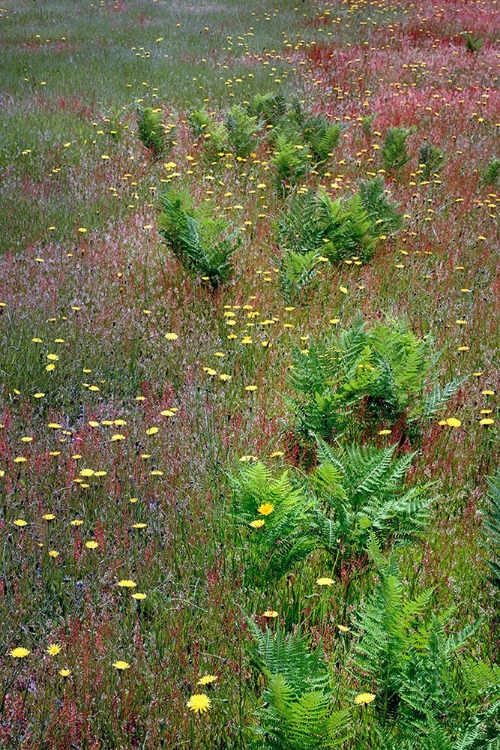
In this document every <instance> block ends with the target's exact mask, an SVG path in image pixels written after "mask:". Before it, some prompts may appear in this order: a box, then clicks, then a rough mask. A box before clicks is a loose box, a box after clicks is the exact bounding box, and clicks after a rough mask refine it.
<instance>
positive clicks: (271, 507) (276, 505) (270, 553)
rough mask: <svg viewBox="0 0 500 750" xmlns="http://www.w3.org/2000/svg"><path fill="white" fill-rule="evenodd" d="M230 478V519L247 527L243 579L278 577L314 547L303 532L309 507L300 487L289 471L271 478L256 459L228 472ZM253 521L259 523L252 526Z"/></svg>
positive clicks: (240, 525)
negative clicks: (246, 556) (245, 563)
mask: <svg viewBox="0 0 500 750" xmlns="http://www.w3.org/2000/svg"><path fill="white" fill-rule="evenodd" d="M230 481H231V484H232V487H233V504H232V513H233V519H234V522H235V523H236V525H237V526H239V527H240V528H241V529H242V530H243V529H246V530H247V534H246V546H247V549H248V558H247V565H246V569H245V575H246V577H247V579H248V580H249V581H253V582H254V583H255V584H256V585H261V584H263V583H265V582H266V580H268V578H269V575H270V574H271V575H273V576H274V577H275V578H281V576H283V575H285V574H286V573H287V572H288V571H289V570H291V569H292V568H293V567H294V566H295V565H296V564H297V563H298V562H300V561H301V560H303V559H305V558H306V557H307V556H308V555H309V554H310V553H311V551H312V549H314V541H313V539H312V538H311V536H310V535H309V534H307V532H306V530H307V525H308V524H307V514H308V511H309V507H308V503H307V502H306V498H305V496H304V493H303V491H302V488H301V487H300V485H298V483H295V484H294V483H292V479H291V476H290V474H289V472H287V471H285V472H283V473H282V474H281V476H279V477H277V478H274V477H273V475H272V474H271V472H270V470H269V469H268V468H267V467H266V466H265V465H264V464H262V463H260V462H258V463H256V464H254V465H253V466H248V467H245V468H244V469H242V470H241V471H240V473H239V474H235V475H231V476H230ZM259 509H260V510H259ZM254 521H258V522H259V526H258V527H256V528H254V527H252V526H251V524H252V522H254ZM262 522H264V523H262Z"/></svg>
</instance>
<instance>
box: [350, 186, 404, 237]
mask: <svg viewBox="0 0 500 750" xmlns="http://www.w3.org/2000/svg"><path fill="white" fill-rule="evenodd" d="M359 194H360V197H361V203H362V204H363V208H364V209H365V211H366V213H367V214H368V216H369V217H370V219H371V221H372V224H373V226H374V227H376V229H377V232H378V233H379V234H392V233H394V232H397V231H398V229H400V228H401V224H402V219H401V214H400V213H399V212H398V210H397V204H396V203H394V202H392V201H390V200H389V199H388V198H387V196H386V193H385V184H384V180H383V178H381V177H374V178H372V179H371V180H367V181H366V182H362V183H361V184H360V186H359Z"/></svg>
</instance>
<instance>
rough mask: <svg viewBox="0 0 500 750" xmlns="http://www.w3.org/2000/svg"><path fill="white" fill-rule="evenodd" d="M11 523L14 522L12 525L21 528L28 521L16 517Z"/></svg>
mask: <svg viewBox="0 0 500 750" xmlns="http://www.w3.org/2000/svg"><path fill="white" fill-rule="evenodd" d="M13 523H14V526H19V528H22V527H23V526H27V525H28V522H27V521H24V520H23V519H22V518H16V520H15V521H14V522H13Z"/></svg>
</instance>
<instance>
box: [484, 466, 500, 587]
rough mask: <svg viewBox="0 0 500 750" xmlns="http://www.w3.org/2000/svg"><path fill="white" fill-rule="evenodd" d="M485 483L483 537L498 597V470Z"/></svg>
mask: <svg viewBox="0 0 500 750" xmlns="http://www.w3.org/2000/svg"><path fill="white" fill-rule="evenodd" d="M487 481H488V496H487V497H488V504H487V506H486V510H485V513H484V519H483V536H484V541H485V547H486V549H487V550H488V553H489V560H488V566H489V569H490V581H491V583H492V584H493V585H494V586H495V589H496V592H497V597H500V469H499V470H498V471H497V473H496V476H494V477H490V478H488V480H487Z"/></svg>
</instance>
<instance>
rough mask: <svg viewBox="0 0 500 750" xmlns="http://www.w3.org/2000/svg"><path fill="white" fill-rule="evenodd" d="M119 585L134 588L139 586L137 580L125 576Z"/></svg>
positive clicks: (124, 587)
mask: <svg viewBox="0 0 500 750" xmlns="http://www.w3.org/2000/svg"><path fill="white" fill-rule="evenodd" d="M117 586H121V587H122V588H123V589H133V588H135V587H136V586H137V584H136V582H135V581H131V580H130V579H127V578H123V579H122V580H121V581H118V583H117Z"/></svg>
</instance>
